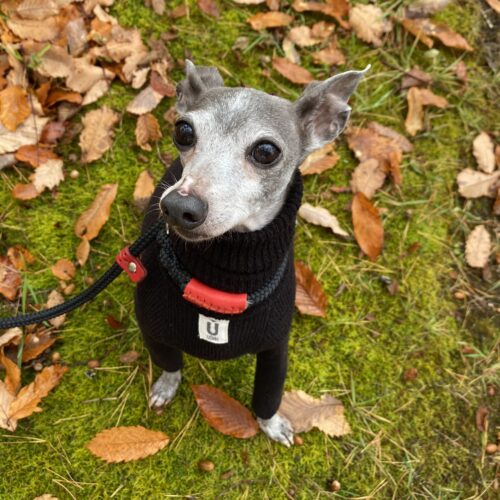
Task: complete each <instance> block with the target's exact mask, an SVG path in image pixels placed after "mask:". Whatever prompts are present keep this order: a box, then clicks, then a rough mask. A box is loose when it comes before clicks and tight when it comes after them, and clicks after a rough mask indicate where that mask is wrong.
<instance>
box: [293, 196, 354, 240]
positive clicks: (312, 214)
mask: <svg viewBox="0 0 500 500" xmlns="http://www.w3.org/2000/svg"><path fill="white" fill-rule="evenodd" d="M299 215H300V217H302V218H303V219H304V220H305V221H306V222H309V223H311V224H314V225H316V226H322V227H326V228H328V229H331V231H332V232H333V234H337V235H338V236H344V237H348V236H349V233H347V232H346V231H344V230H343V229H342V228H341V227H340V224H339V221H338V220H337V217H335V216H334V215H332V214H331V213H330V212H329V211H328V210H327V209H326V208H323V207H313V206H312V205H311V204H309V203H303V204H302V205H301V206H300V208H299Z"/></svg>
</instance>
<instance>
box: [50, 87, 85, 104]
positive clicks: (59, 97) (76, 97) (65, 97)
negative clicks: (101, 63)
mask: <svg viewBox="0 0 500 500" xmlns="http://www.w3.org/2000/svg"><path fill="white" fill-rule="evenodd" d="M62 101H65V102H71V103H73V104H81V103H82V96H81V94H80V93H79V92H73V91H70V90H62V89H54V90H51V91H50V93H49V95H48V96H47V102H46V105H47V106H48V107H50V106H53V105H54V104H57V103H58V102H62Z"/></svg>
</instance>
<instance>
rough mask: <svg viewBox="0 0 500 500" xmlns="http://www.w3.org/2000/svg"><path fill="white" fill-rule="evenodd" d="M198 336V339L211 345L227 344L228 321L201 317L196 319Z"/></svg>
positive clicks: (201, 315)
mask: <svg viewBox="0 0 500 500" xmlns="http://www.w3.org/2000/svg"><path fill="white" fill-rule="evenodd" d="M198 335H199V337H200V339H203V340H206V341H207V342H212V344H227V343H228V339H229V320H228V319H217V318H210V317H208V316H203V314H200V315H199V317H198Z"/></svg>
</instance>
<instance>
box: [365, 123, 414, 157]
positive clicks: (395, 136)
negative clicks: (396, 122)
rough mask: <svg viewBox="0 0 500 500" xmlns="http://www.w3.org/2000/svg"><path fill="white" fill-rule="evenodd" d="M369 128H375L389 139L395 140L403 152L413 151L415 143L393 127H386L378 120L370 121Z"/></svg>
mask: <svg viewBox="0 0 500 500" xmlns="http://www.w3.org/2000/svg"><path fill="white" fill-rule="evenodd" d="M367 128H368V129H370V130H373V131H374V132H376V133H377V134H378V135H381V136H382V137H387V138H388V139H391V140H393V141H394V142H395V143H396V144H397V145H398V147H399V148H400V149H401V151H402V152H403V153H411V152H412V151H413V144H412V143H411V142H410V141H409V140H408V139H407V138H406V137H405V136H404V135H401V134H400V133H399V132H396V131H395V130H393V129H392V128H389V127H386V126H385V125H381V124H380V123H377V122H368V124H367ZM391 152H392V151H390V152H389V153H391Z"/></svg>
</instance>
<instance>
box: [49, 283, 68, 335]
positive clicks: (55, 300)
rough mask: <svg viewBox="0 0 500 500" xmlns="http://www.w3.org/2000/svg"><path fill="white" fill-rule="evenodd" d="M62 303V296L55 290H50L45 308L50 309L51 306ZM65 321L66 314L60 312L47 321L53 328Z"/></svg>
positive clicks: (59, 326)
mask: <svg viewBox="0 0 500 500" xmlns="http://www.w3.org/2000/svg"><path fill="white" fill-rule="evenodd" d="M61 304H64V297H63V296H62V295H61V294H60V293H59V292H58V291H57V290H52V291H51V292H50V293H49V296H48V297H47V303H46V304H45V309H50V308H51V307H55V306H60V305H61ZM65 321H66V315H65V314H61V315H60V316H56V317H55V318H52V319H49V323H50V324H51V325H52V326H53V327H55V328H61V326H63V325H64V322H65Z"/></svg>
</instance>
